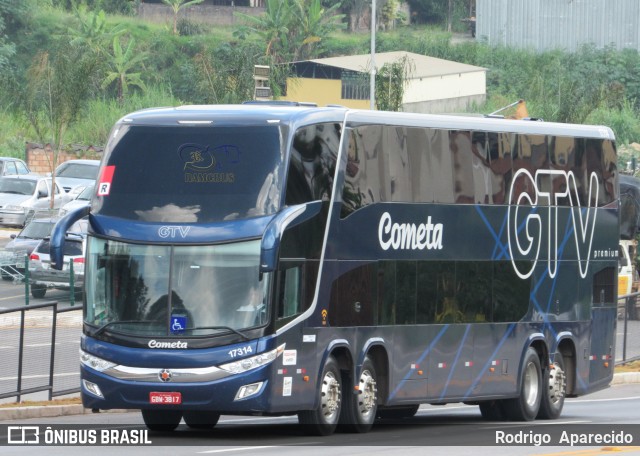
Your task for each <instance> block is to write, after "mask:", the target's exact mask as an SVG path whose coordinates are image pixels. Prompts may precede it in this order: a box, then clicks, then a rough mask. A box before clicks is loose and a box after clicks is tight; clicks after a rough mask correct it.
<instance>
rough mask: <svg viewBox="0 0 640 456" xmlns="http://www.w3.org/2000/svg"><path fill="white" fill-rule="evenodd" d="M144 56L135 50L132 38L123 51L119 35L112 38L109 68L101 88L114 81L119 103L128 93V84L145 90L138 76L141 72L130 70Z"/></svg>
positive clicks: (143, 58) (141, 60) (144, 57)
mask: <svg viewBox="0 0 640 456" xmlns="http://www.w3.org/2000/svg"><path fill="white" fill-rule="evenodd" d="M146 58H147V56H146V55H145V54H144V53H136V52H135V40H134V39H133V38H131V39H130V40H129V42H128V43H127V47H126V49H125V50H124V51H123V50H122V45H121V44H120V37H119V36H115V37H114V38H113V54H110V61H109V62H108V65H109V68H110V69H109V71H108V72H107V76H106V77H105V78H104V80H103V81H102V88H103V89H105V88H107V87H109V86H110V85H111V84H113V83H114V82H115V83H116V87H117V92H118V102H119V103H120V104H122V102H123V101H124V98H125V96H126V95H127V94H128V93H129V86H135V87H139V88H140V89H142V90H146V86H145V84H144V82H143V81H142V78H141V77H140V75H141V73H140V72H138V73H134V72H131V70H133V69H134V68H136V67H137V66H138V65H139V64H141V63H142V62H143V61H144V60H145V59H146Z"/></svg>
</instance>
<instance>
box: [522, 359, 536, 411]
mask: <svg viewBox="0 0 640 456" xmlns="http://www.w3.org/2000/svg"><path fill="white" fill-rule="evenodd" d="M539 388H540V385H539V384H538V369H537V367H536V365H535V363H533V362H530V363H528V364H527V368H526V370H525V372H524V391H523V395H524V400H525V402H526V403H527V405H528V406H529V407H531V408H533V407H535V405H536V402H537V400H538V394H539Z"/></svg>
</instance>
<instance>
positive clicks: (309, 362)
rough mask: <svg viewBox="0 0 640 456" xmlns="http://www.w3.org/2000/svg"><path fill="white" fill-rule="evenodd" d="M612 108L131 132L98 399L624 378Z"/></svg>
mask: <svg viewBox="0 0 640 456" xmlns="http://www.w3.org/2000/svg"><path fill="white" fill-rule="evenodd" d="M618 192H619V191H618V181H617V170H616V152H615V143H614V136H613V134H612V132H611V130H610V129H609V128H606V127H601V126H583V125H569V124H555V123H546V122H538V121H526V120H501V119H493V118H476V117H462V116H440V115H426V114H406V113H388V112H375V111H357V110H349V109H346V108H341V107H309V106H284V105H256V104H245V105H234V106H222V105H220V106H184V107H178V108H163V109H148V110H143V111H138V112H135V113H132V114H129V115H127V116H125V117H123V118H122V119H121V120H119V121H118V122H117V124H116V125H115V127H114V129H113V130H112V132H111V134H110V137H109V141H108V144H107V147H106V150H105V153H104V156H103V158H102V164H101V170H100V172H99V178H98V181H97V185H96V195H95V197H94V198H93V200H92V202H91V206H90V207H89V208H85V209H78V210H76V211H74V212H72V213H69V214H68V215H67V216H65V218H63V219H62V220H61V221H60V222H59V223H58V225H57V226H56V229H55V231H54V233H53V235H52V248H51V250H52V251H51V253H52V258H53V262H54V263H55V264H56V265H57V267H60V266H61V264H62V255H61V252H62V248H63V243H64V232H65V230H66V227H67V226H69V224H71V223H72V222H73V221H74V220H76V219H78V218H81V217H84V216H87V215H88V219H89V230H88V246H87V253H86V261H85V290H84V324H83V335H82V340H81V354H80V361H81V395H82V401H83V404H84V406H85V407H87V408H91V409H113V408H118V409H140V410H141V411H142V417H143V419H144V422H145V424H146V425H147V426H148V427H149V428H150V429H157V430H173V429H175V428H176V427H177V426H178V425H179V423H181V420H184V422H185V423H186V425H187V426H189V427H194V428H210V427H213V426H215V424H216V423H217V421H218V419H219V417H220V415H223V414H224V415H253V416H255V415H270V416H271V415H287V414H297V416H298V418H299V422H300V423H301V424H302V425H304V426H305V428H306V429H307V430H308V431H309V432H310V433H314V434H320V435H327V434H331V433H332V432H333V431H334V430H335V429H336V427H337V426H341V427H344V429H346V430H347V431H352V432H366V431H368V430H370V428H371V427H372V425H373V424H374V422H375V420H376V419H377V418H384V417H410V416H412V415H414V414H415V413H416V412H417V410H418V407H419V405H420V404H446V403H451V402H464V403H467V404H477V405H478V406H479V409H480V412H481V415H482V416H483V417H484V418H487V419H491V420H496V419H497V420H502V419H509V420H534V419H536V418H543V419H553V418H556V417H558V416H559V415H560V414H561V412H562V408H563V404H564V400H565V398H566V397H573V396H579V395H583V394H586V393H589V392H592V391H595V390H598V389H601V388H605V387H606V386H607V385H608V384H609V383H610V381H611V379H612V376H613V364H614V347H615V339H614V337H615V326H616V295H617V290H616V287H617V265H618V230H619V222H618Z"/></svg>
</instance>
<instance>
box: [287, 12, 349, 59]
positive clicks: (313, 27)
mask: <svg viewBox="0 0 640 456" xmlns="http://www.w3.org/2000/svg"><path fill="white" fill-rule="evenodd" d="M294 6H295V9H294V18H295V21H294V22H296V23H298V24H299V26H298V27H294V29H295V30H296V36H295V37H294V50H295V51H294V60H300V59H309V58H313V57H316V55H317V52H316V51H317V50H318V49H320V46H321V44H322V40H323V39H325V38H326V37H327V36H328V35H329V34H330V33H331V32H333V31H335V30H337V29H343V28H345V27H346V25H345V24H344V23H343V22H342V21H343V20H344V18H345V15H344V14H337V11H338V9H339V8H340V3H339V2H338V3H336V4H334V5H333V6H331V7H329V8H324V7H323V6H322V3H321V1H320V0H300V1H296V2H294ZM292 26H293V24H292Z"/></svg>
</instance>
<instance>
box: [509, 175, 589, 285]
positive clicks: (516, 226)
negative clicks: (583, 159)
mask: <svg viewBox="0 0 640 456" xmlns="http://www.w3.org/2000/svg"><path fill="white" fill-rule="evenodd" d="M543 178H547V179H546V181H547V182H557V181H558V179H560V180H561V183H562V184H563V185H560V186H559V187H560V188H564V189H565V190H564V191H555V192H554V193H553V194H552V193H551V192H549V191H546V190H545V189H543V188H541V185H539V182H542V179H543ZM516 186H517V187H518V188H520V189H528V190H529V193H528V192H526V191H524V190H522V191H521V192H520V193H519V194H517V195H516V194H515V192H516V190H517V189H516ZM599 190H600V187H599V183H598V177H597V175H596V173H591V175H590V177H589V192H588V201H589V203H588V204H589V206H588V207H587V210H586V211H584V212H583V210H582V209H583V208H582V207H581V206H580V199H579V195H578V185H577V183H576V178H575V176H574V174H573V171H569V172H566V171H560V170H538V171H536V173H535V178H534V176H532V175H531V173H530V172H529V171H527V170H526V169H519V170H518V171H517V172H516V173H515V175H514V177H513V180H512V181H511V188H510V191H509V195H511V198H510V201H512V204H511V205H510V206H509V209H508V214H507V239H508V244H509V254H510V256H511V264H512V265H513V269H514V270H515V272H516V274H518V277H520V278H521V279H527V278H529V277H530V276H531V274H532V273H533V271H534V269H535V267H536V264H537V262H538V259H539V257H540V248H541V244H542V238H543V235H544V230H545V228H546V236H547V262H548V274H549V277H551V278H554V277H555V276H556V273H557V271H558V237H559V227H558V202H559V201H560V200H561V199H567V200H568V201H569V206H570V211H571V220H572V223H573V237H574V240H575V244H576V252H577V256H578V264H579V265H580V276H581V277H582V278H583V279H584V278H585V277H586V276H587V270H588V269H589V261H590V259H591V245H592V243H593V234H594V231H595V224H596V215H597V208H596V207H594V206H595V205H597V201H598V193H599ZM530 193H531V194H533V195H531V194H530ZM514 196H515V198H514ZM541 200H542V201H541ZM552 200H553V201H552ZM592 205H594V206H592ZM532 207H533V208H536V207H538V208H539V210H538V211H534V210H532ZM543 207H547V211H548V212H547V214H548V217H547V224H546V227H543V221H542V217H541V215H540V214H541V211H542V210H543V209H542V208H543ZM521 211H524V212H525V214H524V216H523V215H522V214H521ZM514 253H515V254H516V256H514ZM517 259H526V260H530V261H531V267H530V268H529V269H528V270H523V269H522V265H521V264H518V263H517V262H516V260H517Z"/></svg>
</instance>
